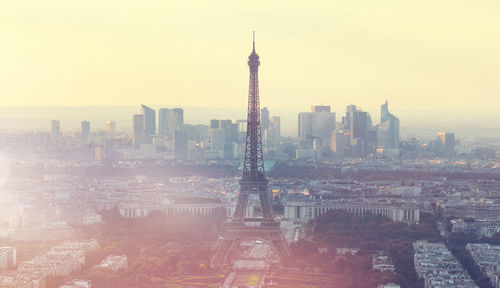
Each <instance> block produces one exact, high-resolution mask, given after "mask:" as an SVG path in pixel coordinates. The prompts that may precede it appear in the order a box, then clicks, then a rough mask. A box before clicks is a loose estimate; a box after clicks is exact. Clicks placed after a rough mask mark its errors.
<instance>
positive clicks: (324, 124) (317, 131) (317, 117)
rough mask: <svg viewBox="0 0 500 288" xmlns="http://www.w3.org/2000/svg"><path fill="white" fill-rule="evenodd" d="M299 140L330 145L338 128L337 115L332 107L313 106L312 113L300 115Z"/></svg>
mask: <svg viewBox="0 0 500 288" xmlns="http://www.w3.org/2000/svg"><path fill="white" fill-rule="evenodd" d="M298 120H299V121H298V132H299V140H301V141H308V142H310V143H309V144H311V143H312V140H313V139H320V142H324V143H330V137H331V134H332V131H333V130H335V128H336V125H337V123H336V115H335V113H334V112H331V109H330V106H311V112H301V113H299V119H298Z"/></svg>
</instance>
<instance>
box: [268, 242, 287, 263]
mask: <svg viewBox="0 0 500 288" xmlns="http://www.w3.org/2000/svg"><path fill="white" fill-rule="evenodd" d="M271 243H272V245H273V248H274V250H275V251H276V253H277V254H278V257H279V258H280V260H281V264H283V265H286V263H287V262H288V260H289V259H290V251H289V250H288V246H287V245H286V243H285V240H284V239H279V240H278V239H275V240H272V241H271Z"/></svg>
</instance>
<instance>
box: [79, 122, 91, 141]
mask: <svg viewBox="0 0 500 288" xmlns="http://www.w3.org/2000/svg"><path fill="white" fill-rule="evenodd" d="M81 126H82V127H81V128H82V131H81V133H82V137H84V138H87V137H89V134H90V122H89V121H86V120H85V121H82V124H81Z"/></svg>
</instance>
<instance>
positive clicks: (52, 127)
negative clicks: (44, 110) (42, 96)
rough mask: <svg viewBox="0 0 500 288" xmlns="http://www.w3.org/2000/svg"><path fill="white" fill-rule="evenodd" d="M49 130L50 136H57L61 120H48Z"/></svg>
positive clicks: (59, 132) (59, 133)
mask: <svg viewBox="0 0 500 288" xmlns="http://www.w3.org/2000/svg"><path fill="white" fill-rule="evenodd" d="M50 132H51V136H52V137H59V136H60V135H61V122H59V120H52V122H50Z"/></svg>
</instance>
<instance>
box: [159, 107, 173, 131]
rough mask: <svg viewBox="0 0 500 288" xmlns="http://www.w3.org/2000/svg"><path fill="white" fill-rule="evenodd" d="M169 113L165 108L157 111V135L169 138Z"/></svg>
mask: <svg viewBox="0 0 500 288" xmlns="http://www.w3.org/2000/svg"><path fill="white" fill-rule="evenodd" d="M171 112H172V111H171V110H170V109H167V108H161V109H160V110H158V134H160V135H163V136H169V137H171V135H172V132H171V129H170V123H171V118H172V116H171Z"/></svg>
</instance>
